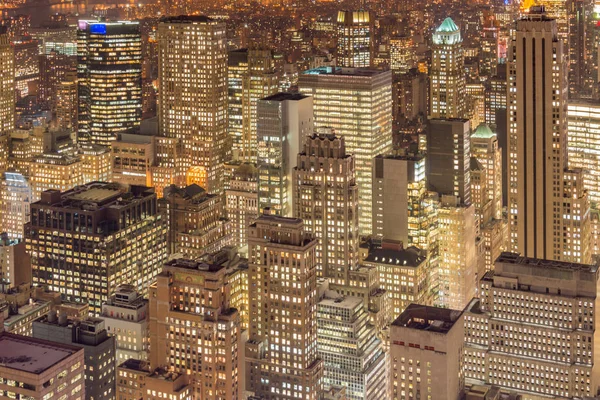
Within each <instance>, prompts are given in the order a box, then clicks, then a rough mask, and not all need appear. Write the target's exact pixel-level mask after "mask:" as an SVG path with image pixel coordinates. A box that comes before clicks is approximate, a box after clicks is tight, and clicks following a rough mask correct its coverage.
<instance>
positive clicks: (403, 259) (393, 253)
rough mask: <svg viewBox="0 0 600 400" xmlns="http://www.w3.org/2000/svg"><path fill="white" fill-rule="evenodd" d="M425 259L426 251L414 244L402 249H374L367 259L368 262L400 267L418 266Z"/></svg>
mask: <svg viewBox="0 0 600 400" xmlns="http://www.w3.org/2000/svg"><path fill="white" fill-rule="evenodd" d="M425 260H427V257H426V256H425V252H424V251H422V250H419V249H417V248H416V247H414V246H411V247H409V248H407V249H402V250H395V249H373V250H371V251H370V252H369V255H368V256H367V258H366V259H365V261H368V262H373V263H378V264H387V265H397V266H398V267H418V266H419V265H421V264H422V263H423V262H425Z"/></svg>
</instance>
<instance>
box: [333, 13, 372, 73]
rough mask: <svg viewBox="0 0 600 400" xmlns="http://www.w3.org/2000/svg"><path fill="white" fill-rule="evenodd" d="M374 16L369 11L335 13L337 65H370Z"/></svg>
mask: <svg viewBox="0 0 600 400" xmlns="http://www.w3.org/2000/svg"><path fill="white" fill-rule="evenodd" d="M374 28H375V18H374V16H373V15H371V13H370V12H369V11H365V10H358V11H339V12H338V15H337V65H338V66H339V67H348V68H356V67H370V66H371V60H372V57H373V55H372V52H373V50H374V48H373V46H374V44H373V43H374V40H373V39H374V35H375V32H374V30H375V29H374Z"/></svg>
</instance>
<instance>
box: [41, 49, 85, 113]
mask: <svg viewBox="0 0 600 400" xmlns="http://www.w3.org/2000/svg"><path fill="white" fill-rule="evenodd" d="M39 57H40V60H39V61H40V67H39V68H40V82H39V85H38V89H37V97H38V99H39V101H40V102H42V104H45V105H47V106H48V108H49V109H50V110H51V111H52V112H54V110H56V103H57V93H58V88H59V87H60V84H61V82H63V81H64V80H65V76H66V74H68V73H69V72H75V71H76V66H77V57H75V56H67V55H64V54H60V53H58V52H56V51H51V52H50V53H48V54H40V56H39Z"/></svg>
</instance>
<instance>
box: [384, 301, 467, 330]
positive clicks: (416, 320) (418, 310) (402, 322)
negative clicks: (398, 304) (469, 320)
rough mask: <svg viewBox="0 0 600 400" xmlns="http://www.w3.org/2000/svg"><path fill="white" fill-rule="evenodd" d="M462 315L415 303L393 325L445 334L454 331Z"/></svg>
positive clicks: (459, 312) (455, 311) (454, 311)
mask: <svg viewBox="0 0 600 400" xmlns="http://www.w3.org/2000/svg"><path fill="white" fill-rule="evenodd" d="M461 314H462V311H457V310H450V309H448V308H439V307H430V306H422V305H420V304H414V303H413V304H411V305H409V306H408V307H406V309H405V310H404V312H402V314H400V316H399V317H398V318H396V320H395V321H394V322H393V323H392V325H393V326H401V327H405V328H409V329H416V330H421V331H429V332H437V333H444V334H445V333H448V332H449V331H450V329H452V327H453V326H454V323H455V322H456V321H457V320H458V318H460V316H461Z"/></svg>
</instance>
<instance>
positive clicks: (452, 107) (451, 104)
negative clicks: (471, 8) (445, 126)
mask: <svg viewBox="0 0 600 400" xmlns="http://www.w3.org/2000/svg"><path fill="white" fill-rule="evenodd" d="M431 51H432V56H431V69H430V85H429V91H430V93H429V101H430V103H429V115H430V117H431V118H463V117H464V114H465V72H464V56H463V47H462V36H461V34H460V29H459V28H458V26H456V24H455V23H454V21H453V20H452V18H446V19H445V20H444V22H442V24H441V25H440V26H439V27H438V28H437V29H436V30H435V32H434V33H433V44H432V46H431Z"/></svg>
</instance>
